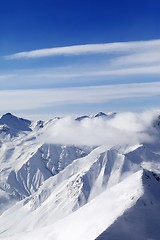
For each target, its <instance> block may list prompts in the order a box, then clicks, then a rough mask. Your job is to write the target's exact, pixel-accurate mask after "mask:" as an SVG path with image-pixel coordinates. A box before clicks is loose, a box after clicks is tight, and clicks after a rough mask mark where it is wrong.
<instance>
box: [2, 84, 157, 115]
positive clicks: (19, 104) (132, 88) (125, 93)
mask: <svg viewBox="0 0 160 240" xmlns="http://www.w3.org/2000/svg"><path fill="white" fill-rule="evenodd" d="M159 94H160V82H152V83H137V84H118V85H108V86H106V85H105V86H90V87H70V88H57V89H56V88H55V89H30V90H4V91H0V109H1V111H6V110H7V111H15V110H26V109H36V108H38V109H40V108H45V107H50V106H56V105H58V104H61V105H67V104H83V103H103V102H108V101H111V100H117V99H129V98H142V97H151V96H157V95H159Z"/></svg>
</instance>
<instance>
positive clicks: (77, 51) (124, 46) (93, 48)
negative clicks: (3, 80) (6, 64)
mask: <svg viewBox="0 0 160 240" xmlns="http://www.w3.org/2000/svg"><path fill="white" fill-rule="evenodd" d="M158 49H159V50H160V40H151V41H137V42H116V43H103V44H87V45H75V46H67V47H57V48H45V49H39V50H33V51H28V52H19V53H15V54H12V55H8V56H6V57H5V58H6V59H8V60H9V59H19V58H38V57H47V56H58V55H82V54H97V53H135V52H137V51H150V50H152V51H153V50H158Z"/></svg>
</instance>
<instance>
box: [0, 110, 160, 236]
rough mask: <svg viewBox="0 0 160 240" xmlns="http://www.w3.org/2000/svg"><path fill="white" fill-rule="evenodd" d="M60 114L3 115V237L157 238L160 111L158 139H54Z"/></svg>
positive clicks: (0, 225) (0, 197)
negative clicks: (49, 116) (42, 117)
mask: <svg viewBox="0 0 160 240" xmlns="http://www.w3.org/2000/svg"><path fill="white" fill-rule="evenodd" d="M116 116H117V114H116V113H108V114H107V113H102V112H99V113H98V114H95V115H85V116H80V117H77V118H75V119H74V121H75V122H82V124H83V122H84V121H86V120H87V119H97V118H98V119H103V121H104V122H106V121H111V120H112V119H114V118H115V117H116ZM60 120H61V119H60V118H59V117H55V118H54V119H51V120H49V121H40V120H39V121H30V120H26V119H23V118H19V117H16V116H14V115H12V114H11V113H6V114H5V115H3V116H1V118H0V239H8V240H25V239H27V240H28V239H29V240H32V239H33V240H42V239H46V240H64V239H66V240H82V239H83V240H94V239H97V240H128V239H129V240H137V239H139V240H151V239H152V240H159V239H160V212H159V209H160V128H159V125H160V118H159V117H157V118H156V119H154V121H152V122H151V125H152V128H153V129H154V131H155V132H156V138H155V140H154V141H147V139H146V141H145V139H143V141H139V142H136V143H133V142H132V141H130V142H126V143H125V144H124V142H123V138H124V136H123V135H122V136H121V138H122V144H121V141H120V142H119V144H117V145H113V146H108V145H107V144H105V143H104V144H101V145H93V146H92V145H85V144H84V145H83V144H80V145H77V144H67V143H66V144H64V143H62V144H60V143H54V142H48V140H47V139H45V138H44V137H43V136H44V134H45V133H46V132H50V131H52V130H53V126H55V124H56V123H57V122H58V121H60ZM148 131H149V134H151V133H152V131H150V129H148ZM68 137H70V136H68ZM107 137H108V136H107V135H106V138H107Z"/></svg>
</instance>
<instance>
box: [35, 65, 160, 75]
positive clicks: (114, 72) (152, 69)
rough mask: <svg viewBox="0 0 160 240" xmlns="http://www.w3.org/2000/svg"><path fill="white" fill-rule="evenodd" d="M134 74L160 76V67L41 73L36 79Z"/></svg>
mask: <svg viewBox="0 0 160 240" xmlns="http://www.w3.org/2000/svg"><path fill="white" fill-rule="evenodd" d="M134 74H160V65H157V66H151V67H148V66H145V67H136V68H122V69H114V70H108V71H90V72H83V73H70V74H69V73H68V74H55V73H41V74H37V75H35V77H46V78H76V77H94V76H109V75H111V76H112V75H113V76H114V75H134Z"/></svg>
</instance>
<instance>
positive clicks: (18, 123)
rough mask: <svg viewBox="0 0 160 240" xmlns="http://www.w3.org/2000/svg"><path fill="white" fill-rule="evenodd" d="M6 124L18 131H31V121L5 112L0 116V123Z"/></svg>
mask: <svg viewBox="0 0 160 240" xmlns="http://www.w3.org/2000/svg"><path fill="white" fill-rule="evenodd" d="M4 124H5V125H7V126H8V127H9V128H10V129H13V130H18V131H31V128H30V124H31V121H29V120H26V119H23V118H18V117H16V116H14V115H12V114H11V113H6V114H4V115H3V116H2V117H1V118H0V125H4Z"/></svg>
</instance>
